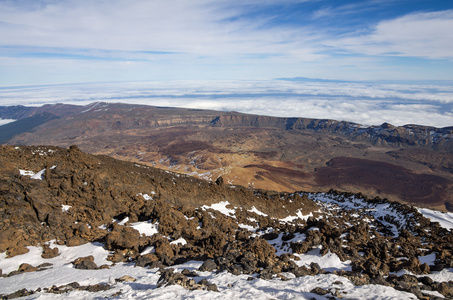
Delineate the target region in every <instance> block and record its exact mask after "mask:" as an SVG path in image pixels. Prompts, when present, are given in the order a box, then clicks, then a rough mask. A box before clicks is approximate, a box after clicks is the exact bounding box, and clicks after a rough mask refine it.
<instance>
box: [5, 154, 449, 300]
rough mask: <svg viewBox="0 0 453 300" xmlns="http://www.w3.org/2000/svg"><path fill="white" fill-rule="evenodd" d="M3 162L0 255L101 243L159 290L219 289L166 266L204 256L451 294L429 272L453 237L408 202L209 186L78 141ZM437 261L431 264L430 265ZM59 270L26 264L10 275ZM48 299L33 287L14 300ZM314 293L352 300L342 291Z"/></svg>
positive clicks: (428, 295)
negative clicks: (90, 150)
mask: <svg viewBox="0 0 453 300" xmlns="http://www.w3.org/2000/svg"><path fill="white" fill-rule="evenodd" d="M0 162H1V168H0V252H4V251H6V254H7V256H9V257H14V256H19V255H20V254H23V253H26V252H27V251H29V248H27V247H26V246H30V245H38V246H41V247H42V257H43V258H44V259H50V258H52V257H56V256H58V255H59V254H60V253H59V250H58V248H57V247H54V246H52V243H53V242H52V243H51V241H54V242H55V243H56V244H58V245H66V246H71V247H73V246H78V245H83V244H85V243H88V242H92V243H94V242H96V243H100V244H101V245H103V247H104V248H105V249H107V250H108V251H109V253H110V255H109V260H110V261H111V262H113V263H121V262H133V263H134V264H135V265H136V266H137V267H143V268H151V269H155V268H161V269H160V271H159V272H160V274H161V275H160V279H159V283H158V287H160V286H167V285H172V284H179V285H182V286H184V287H185V288H187V289H211V290H216V289H217V287H216V286H215V285H213V284H212V283H210V282H207V281H200V282H195V280H193V279H191V278H192V277H193V276H195V277H196V276H197V272H195V273H191V272H190V271H183V272H175V271H173V270H171V269H168V267H169V266H173V265H178V264H181V263H184V262H187V261H191V260H198V261H203V264H202V265H201V266H200V267H199V270H198V272H206V271H217V272H222V271H227V272H229V273H232V274H234V275H240V274H249V275H250V276H252V277H253V278H255V277H259V278H261V279H264V280H270V279H272V278H274V277H276V276H280V277H281V278H282V280H287V279H288V278H287V277H286V276H288V275H284V274H292V276H294V277H295V278H299V277H303V276H312V275H320V274H328V273H331V272H333V273H335V274H336V275H337V276H341V277H345V278H347V279H348V280H350V281H351V282H353V283H354V284H355V285H368V284H378V285H384V286H388V287H392V288H394V289H397V290H401V291H406V292H408V293H410V294H411V295H413V297H417V298H419V299H436V297H438V296H436V295H443V296H445V297H452V296H453V285H451V283H449V282H439V281H435V280H433V279H432V278H431V277H429V275H430V274H431V273H432V272H435V271H440V270H446V269H448V268H452V267H453V252H452V247H453V246H452V245H453V234H452V232H451V231H448V230H446V229H444V228H442V227H440V226H439V224H437V223H431V222H430V221H429V220H428V219H426V218H424V217H423V216H422V215H421V214H420V213H419V212H418V211H417V210H416V209H415V208H413V207H410V206H406V205H402V204H397V203H390V202H388V201H385V200H382V199H379V198H374V199H367V198H366V197H364V196H363V195H360V194H346V193H338V192H334V191H331V192H329V193H303V192H298V193H291V194H289V193H276V192H268V191H260V190H254V189H246V188H243V187H238V186H232V185H228V184H226V183H225V182H224V181H223V178H218V179H217V180H216V181H215V182H206V181H202V180H198V179H195V178H192V177H189V176H185V175H180V174H176V173H171V172H167V171H163V170H159V169H154V168H151V167H148V166H145V165H140V164H135V163H129V162H123V161H117V160H114V159H112V158H110V157H107V156H92V155H89V154H86V153H83V152H81V151H80V150H79V149H78V148H77V147H75V146H73V147H71V148H69V149H62V148H57V147H44V146H41V147H25V146H16V147H14V146H2V147H0ZM143 228H147V230H144V229H143ZM151 229H152V230H151ZM313 250H318V251H319V254H320V255H322V256H326V255H327V256H332V255H335V256H337V257H338V259H339V260H341V261H342V262H343V263H344V264H348V265H350V268H349V269H348V270H333V271H332V270H324V269H323V268H321V267H320V265H319V264H317V263H311V264H310V265H308V266H306V265H299V264H298V261H299V260H301V258H303V255H305V254H306V253H307V252H310V251H313ZM431 256H433V257H434V258H435V259H432V262H430V263H426V262H425V263H422V262H421V260H422V261H424V260H425V258H426V257H431ZM5 259H6V260H8V258H5ZM24 263H26V262H24ZM72 266H73V268H77V269H90V270H92V269H102V268H104V269H105V268H110V267H113V265H108V264H107V265H102V266H99V265H97V264H96V263H94V260H93V258H92V257H80V258H79V259H76V260H74V261H73V262H72ZM51 267H52V266H51V265H50V266H49V265H46V266H33V265H30V264H28V265H26V264H23V265H21V266H20V267H19V268H18V269H17V270H16V271H12V272H5V274H3V275H2V276H3V277H4V278H3V279H5V278H11V277H14V276H17V275H18V274H24V273H25V272H34V271H39V270H42V269H45V268H51ZM403 270H406V271H409V272H410V273H407V272H404V271H403ZM0 274H1V273H0ZM3 279H2V278H0V282H1V280H3ZM118 280H119V281H121V280H122V281H124V280H127V279H124V278H123V279H121V280H120V279H118ZM68 284H69V282H68ZM68 284H66V285H64V286H58V287H57V286H54V287H51V285H52V284H51V283H49V286H47V287H42V288H46V292H48V293H53V292H55V293H61V292H65V291H69V290H77V289H83V290H85V291H89V290H92V292H97V291H100V290H105V289H109V288H112V287H113V286H114V283H111V284H107V285H101V286H81V285H77V284H75V283H74V284H71V285H68ZM41 292H42V289H40V290H39V291H38V290H30V289H26V290H22V291H17V292H16V293H12V294H7V295H5V297H7V298H12V297H17V296H25V295H28V294H34V293H41ZM0 293H1V291H0ZM312 293H314V294H324V295H327V296H328V295H330V297H342V296H341V295H339V294H338V290H334V289H332V290H325V289H321V288H319V289H316V290H315V289H314V290H313V291H312Z"/></svg>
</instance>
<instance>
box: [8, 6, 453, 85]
mask: <svg viewBox="0 0 453 300" xmlns="http://www.w3.org/2000/svg"><path fill="white" fill-rule="evenodd" d="M434 2H436V3H438V2H439V1H437V0H436V1H433V2H430V3H434ZM403 4H406V5H403ZM432 6H433V7H434V4H432ZM393 8H395V9H394V10H395V11H397V12H398V13H394V12H393V11H394V10H392V9H393ZM429 8H430V6H429V5H425V7H423V8H421V11H413V10H411V6H410V5H409V1H408V0H399V1H376V0H368V1H353V0H346V1H341V3H340V4H338V3H335V2H326V1H319V0H283V1H277V0H265V1H258V0H246V1H241V2H237V1H226V0H216V1H213V0H194V1H183V0H175V1H171V2H169V1H163V0H156V1H145V0H110V1H105V0H93V1H81V0H61V1H43V0H41V1H23V0H3V1H0V68H2V69H3V70H4V72H3V74H2V72H0V83H6V84H8V83H13V84H15V83H19V84H20V83H22V84H26V83H31V82H38V83H40V82H41V83H42V82H47V83H55V82H78V81H82V82H85V81H109V80H165V79H220V78H222V79H225V78H234V79H241V78H246V79H262V78H267V79H269V78H275V77H291V76H306V77H324V78H332V77H333V78H341V77H345V78H347V79H364V78H371V79H379V78H381V79H382V78H388V77H389V74H391V75H390V76H393V77H396V78H400V79H402V78H404V77H410V78H436V77H437V78H438V79H453V71H451V69H453V55H452V54H451V51H450V49H452V45H451V43H452V42H451V41H452V40H453V39H452V36H451V34H452V33H451V31H449V30H446V28H451V27H452V26H451V22H452V11H453V10H451V9H450V10H449V9H445V5H443V6H442V5H440V6H439V5H438V6H435V11H433V9H431V10H429ZM427 9H428V10H429V12H427V11H426V10H427ZM378 16H379V17H378ZM394 57H403V58H405V57H414V58H417V59H418V60H417V61H415V60H414V61H413V62H412V65H414V66H419V68H418V69H417V68H410V69H403V68H401V66H400V63H399V62H396V61H395V60H394V59H393V58H394ZM439 59H444V61H442V63H443V64H444V65H445V64H447V65H448V66H449V67H451V68H448V67H442V66H440V65H439V64H438V63H437V60H439ZM383 66H384V67H385V69H384V70H383V69H382V68H383ZM449 69H450V71H448V70H449ZM6 74H8V75H6Z"/></svg>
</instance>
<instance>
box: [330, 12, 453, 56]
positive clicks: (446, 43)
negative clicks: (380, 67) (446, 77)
mask: <svg viewBox="0 0 453 300" xmlns="http://www.w3.org/2000/svg"><path fill="white" fill-rule="evenodd" d="M450 28H453V10H447V11H439V12H430V13H413V14H409V15H405V16H402V17H399V18H396V19H392V20H386V21H381V22H380V23H378V24H377V25H376V26H375V28H374V30H373V31H372V32H371V33H368V34H359V35H356V36H352V37H346V38H342V39H339V40H337V41H331V42H330V43H331V45H333V46H336V47H339V48H343V49H348V50H350V51H354V52H356V53H361V54H368V55H395V56H411V57H425V58H430V59H450V60H453V52H452V51H451V49H453V31H452V30H450Z"/></svg>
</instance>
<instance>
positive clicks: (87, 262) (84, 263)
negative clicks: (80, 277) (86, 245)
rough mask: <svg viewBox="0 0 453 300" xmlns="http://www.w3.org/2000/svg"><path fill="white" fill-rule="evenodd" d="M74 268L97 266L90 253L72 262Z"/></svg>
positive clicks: (81, 268) (89, 268)
mask: <svg viewBox="0 0 453 300" xmlns="http://www.w3.org/2000/svg"><path fill="white" fill-rule="evenodd" d="M72 263H73V264H74V267H75V268H76V269H80V270H96V269H98V266H97V265H96V264H95V263H94V257H93V256H92V255H90V256H86V257H79V258H77V259H76V260H75V261H73V262H72Z"/></svg>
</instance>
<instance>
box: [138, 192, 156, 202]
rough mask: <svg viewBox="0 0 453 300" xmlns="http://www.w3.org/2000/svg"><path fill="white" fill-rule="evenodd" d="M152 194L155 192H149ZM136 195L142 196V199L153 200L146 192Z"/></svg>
mask: <svg viewBox="0 0 453 300" xmlns="http://www.w3.org/2000/svg"><path fill="white" fill-rule="evenodd" d="M151 194H152V195H154V194H156V193H155V192H154V191H152V192H151ZM137 196H142V197H143V199H145V200H147V201H149V200H153V197H151V196H150V195H148V194H143V193H138V194H137Z"/></svg>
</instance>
